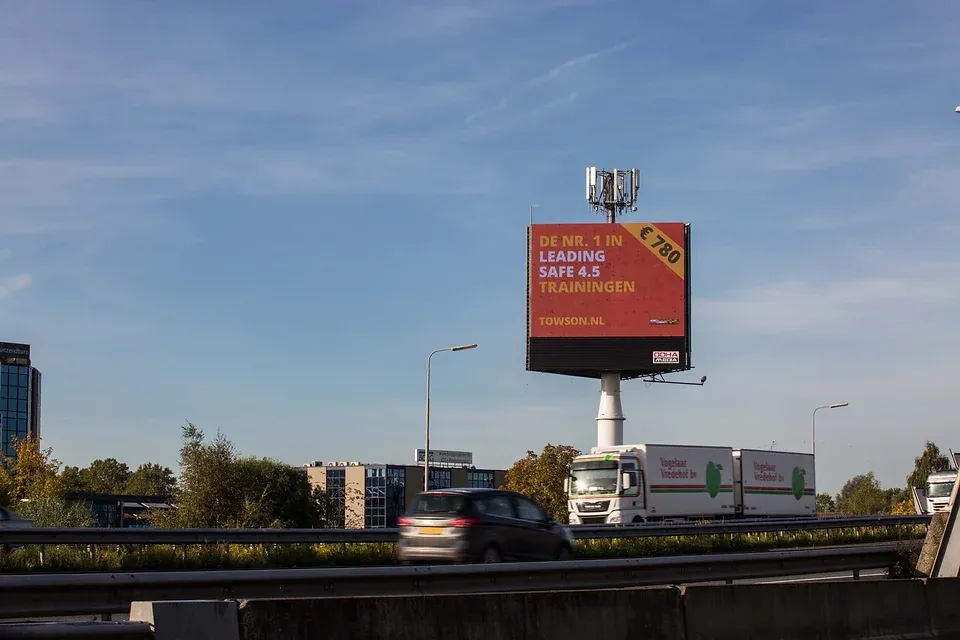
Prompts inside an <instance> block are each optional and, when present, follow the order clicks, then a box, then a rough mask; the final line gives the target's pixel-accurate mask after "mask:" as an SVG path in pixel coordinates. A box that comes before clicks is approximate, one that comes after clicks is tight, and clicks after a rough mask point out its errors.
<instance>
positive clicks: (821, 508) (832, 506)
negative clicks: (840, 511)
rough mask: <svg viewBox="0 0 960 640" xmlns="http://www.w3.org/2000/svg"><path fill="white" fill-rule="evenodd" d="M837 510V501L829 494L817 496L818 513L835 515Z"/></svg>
mask: <svg viewBox="0 0 960 640" xmlns="http://www.w3.org/2000/svg"><path fill="white" fill-rule="evenodd" d="M836 510H837V501H836V500H834V499H833V496H831V495H830V494H829V493H826V492H824V493H818V494H817V513H833V512H834V511H836Z"/></svg>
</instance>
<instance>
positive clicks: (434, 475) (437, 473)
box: [430, 467, 453, 490]
mask: <svg viewBox="0 0 960 640" xmlns="http://www.w3.org/2000/svg"><path fill="white" fill-rule="evenodd" d="M452 486H453V472H452V471H451V470H450V469H434V468H433V467H431V468H430V489H431V490H432V489H449V488H450V487H452Z"/></svg>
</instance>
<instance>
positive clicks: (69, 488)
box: [60, 467, 87, 493]
mask: <svg viewBox="0 0 960 640" xmlns="http://www.w3.org/2000/svg"><path fill="white" fill-rule="evenodd" d="M60 482H61V483H62V484H63V490H64V491H66V492H67V493H83V492H85V491H87V487H86V485H85V484H84V479H83V473H81V470H80V467H64V468H63V471H61V472H60Z"/></svg>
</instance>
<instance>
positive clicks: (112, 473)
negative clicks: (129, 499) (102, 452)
mask: <svg viewBox="0 0 960 640" xmlns="http://www.w3.org/2000/svg"><path fill="white" fill-rule="evenodd" d="M80 477H81V479H82V481H83V486H84V488H85V490H86V491H89V492H90V493H115V494H116V493H119V494H122V493H123V492H124V491H125V489H126V486H127V481H128V480H129V479H130V467H128V466H127V464H126V463H125V462H120V461H118V460H117V459H116V458H106V459H102V460H101V459H98V460H94V461H93V462H91V463H90V466H89V467H87V468H86V469H81V470H80Z"/></svg>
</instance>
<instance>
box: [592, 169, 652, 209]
mask: <svg viewBox="0 0 960 640" xmlns="http://www.w3.org/2000/svg"><path fill="white" fill-rule="evenodd" d="M639 192H640V169H627V170H625V171H624V170H619V169H611V170H610V171H607V170H606V169H600V170H597V168H596V167H587V204H589V205H590V206H591V207H592V208H593V210H594V211H598V212H599V211H600V210H603V212H604V213H605V214H606V216H607V222H616V221H617V216H618V215H622V214H623V213H625V212H626V211H636V210H637V194H638V193H639Z"/></svg>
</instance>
